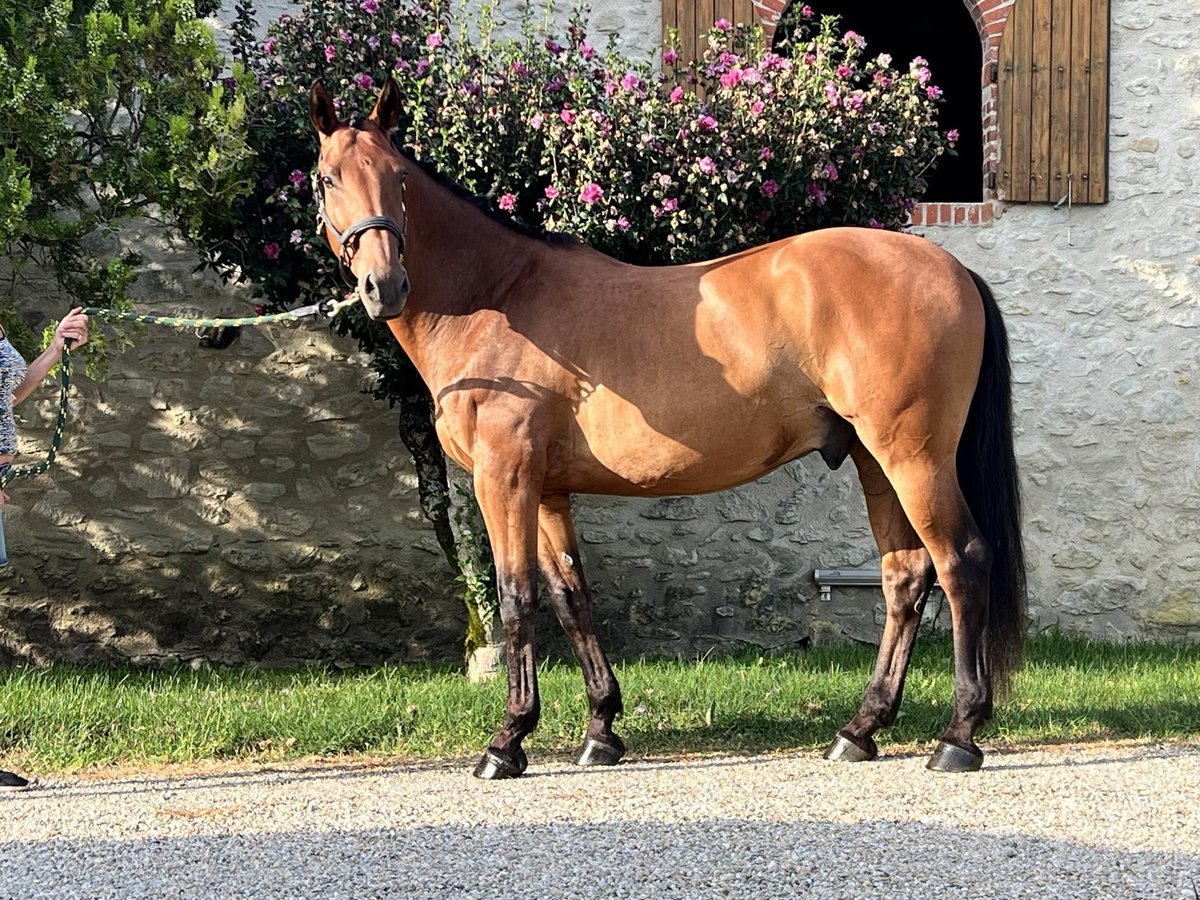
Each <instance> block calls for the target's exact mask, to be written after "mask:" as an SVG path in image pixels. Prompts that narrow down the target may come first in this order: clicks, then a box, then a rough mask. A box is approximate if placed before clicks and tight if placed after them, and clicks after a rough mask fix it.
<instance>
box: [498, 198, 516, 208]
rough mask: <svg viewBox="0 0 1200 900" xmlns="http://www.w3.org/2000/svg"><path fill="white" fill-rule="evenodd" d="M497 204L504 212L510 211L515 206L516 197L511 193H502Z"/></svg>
mask: <svg viewBox="0 0 1200 900" xmlns="http://www.w3.org/2000/svg"><path fill="white" fill-rule="evenodd" d="M499 206H500V208H501V209H502V210H504V211H505V212H512V211H513V210H514V209H516V208H517V198H516V197H514V196H513V195H512V194H504V195H503V196H502V197H501V198H500V203H499Z"/></svg>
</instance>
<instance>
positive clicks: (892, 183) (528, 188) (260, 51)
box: [202, 0, 954, 331]
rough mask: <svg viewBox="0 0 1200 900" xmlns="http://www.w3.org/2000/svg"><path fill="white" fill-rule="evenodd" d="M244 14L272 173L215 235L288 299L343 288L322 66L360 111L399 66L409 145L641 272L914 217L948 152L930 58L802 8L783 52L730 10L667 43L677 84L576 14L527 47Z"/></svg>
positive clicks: (425, 19)
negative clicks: (313, 86)
mask: <svg viewBox="0 0 1200 900" xmlns="http://www.w3.org/2000/svg"><path fill="white" fill-rule="evenodd" d="M240 9H241V10H242V12H243V20H242V22H241V25H240V28H239V32H238V33H239V36H240V40H239V41H238V42H237V43H236V45H235V50H236V52H238V53H239V55H240V56H241V57H242V61H243V63H244V65H245V66H246V67H247V69H249V70H250V71H252V72H253V73H254V74H255V76H256V82H257V85H258V96H257V97H256V98H255V101H254V102H253V103H252V104H251V106H252V107H254V108H256V109H257V113H256V114H255V117H254V119H253V120H252V121H251V123H250V129H251V132H252V134H253V143H254V144H255V146H256V147H257V148H258V151H259V157H258V162H257V179H256V186H255V188H254V190H253V192H252V193H251V195H250V196H249V197H248V198H246V199H245V200H244V201H243V203H242V210H241V212H242V215H241V216H240V217H239V218H240V221H241V226H240V228H239V233H238V234H237V235H236V238H237V240H235V241H234V242H232V243H231V242H230V241H229V240H228V237H229V236H228V233H227V229H226V228H225V227H224V226H223V225H222V228H221V229H220V233H219V234H218V235H215V236H214V237H215V238H216V239H215V240H210V241H208V242H207V246H208V247H209V249H210V251H211V252H212V255H213V258H214V260H215V261H217V262H224V263H227V264H228V263H231V262H236V263H237V264H238V265H239V266H240V267H241V272H242V274H244V275H245V276H247V277H249V278H250V279H251V280H253V281H254V282H255V283H256V284H258V285H259V286H260V287H261V289H262V291H263V293H264V295H265V296H266V298H267V299H268V300H269V301H272V302H273V303H275V304H280V303H288V304H290V303H294V302H295V300H296V297H297V286H298V285H301V284H302V285H305V286H307V288H308V290H317V291H335V290H341V288H340V287H339V286H338V285H337V282H336V280H335V279H334V278H333V269H334V266H333V259H332V256H331V255H330V254H329V253H328V252H327V250H326V248H325V246H324V238H323V237H322V236H320V235H319V234H318V233H317V230H316V229H315V228H314V227H313V225H312V198H311V196H310V192H309V188H308V184H307V173H308V171H309V170H310V169H311V166H312V164H313V161H314V158H315V152H316V142H315V140H314V138H313V136H312V133H311V126H310V125H309V123H308V115H307V88H308V85H309V84H310V83H311V82H312V81H313V80H315V79H317V78H321V79H323V80H324V81H325V82H326V84H327V86H329V87H330V89H331V90H332V91H333V93H334V94H335V98H336V102H337V103H338V105H339V107H340V108H341V109H342V110H343V111H344V115H347V116H348V115H350V114H351V113H352V112H362V111H365V110H368V109H370V107H371V105H372V103H373V102H374V99H375V95H376V93H377V91H378V89H379V87H380V86H381V84H382V81H383V79H384V78H386V77H388V76H389V75H390V76H391V77H393V78H395V79H396V80H397V82H398V83H399V85H400V87H401V91H402V95H403V96H404V97H405V98H406V109H405V119H404V121H402V123H401V129H400V130H401V134H400V138H399V139H400V142H401V143H402V144H403V145H404V146H405V147H406V148H407V149H408V151H409V152H410V153H412V154H413V155H414V156H417V157H418V158H422V159H425V160H428V161H430V162H432V163H433V164H434V165H435V166H436V167H437V168H438V169H439V170H440V171H442V172H443V173H444V174H446V175H447V176H448V177H450V178H451V179H453V180H455V181H457V182H458V183H459V184H461V185H462V186H463V187H464V188H466V189H467V190H469V191H472V192H474V193H477V194H479V195H481V196H483V197H485V198H487V199H488V200H490V201H491V203H492V204H493V205H494V206H495V207H496V208H498V209H500V210H502V211H505V212H508V213H510V214H512V215H514V216H516V217H519V218H521V219H522V220H524V221H526V222H527V223H529V224H531V225H535V226H542V227H546V228H549V229H552V230H558V231H564V232H568V233H570V234H573V235H575V236H576V237H579V238H580V239H582V240H584V241H586V242H588V243H590V244H592V245H593V246H595V247H597V248H598V249H601V250H603V251H605V252H608V253H611V254H613V255H614V256H617V257H618V258H621V259H625V260H629V261H634V262H643V263H644V262H668V261H669V262H685V261H693V260H697V259H704V258H709V257H712V256H716V255H719V254H722V253H727V252H732V251H735V250H738V249H742V248H744V247H747V246H751V245H753V244H757V243H762V242H764V241H767V240H772V239H775V238H779V237H784V236H786V235H789V234H794V233H797V232H800V231H806V230H810V229H813V228H818V227H823V226H828V225H835V224H852V225H867V226H874V227H884V228H898V227H901V226H902V225H903V224H904V223H905V221H906V220H907V218H908V214H909V212H910V211H911V209H912V207H913V204H914V202H915V200H916V198H917V197H919V196H920V194H921V192H922V191H923V190H924V185H925V180H924V176H925V174H926V171H927V170H928V169H929V168H930V167H931V166H932V165H933V164H934V163H935V162H936V160H937V158H938V156H940V155H941V154H942V153H945V152H946V151H947V150H948V149H950V148H951V147H952V145H953V141H952V140H951V138H953V137H954V135H952V134H951V135H943V134H941V133H940V132H939V131H938V129H937V125H936V110H937V103H938V100H939V98H940V94H941V92H940V90H939V89H938V88H937V86H936V85H934V84H933V83H932V81H931V75H930V72H929V69H928V66H927V64H926V63H925V61H924V60H922V59H920V58H918V59H916V60H912V61H911V62H905V63H904V65H902V66H900V67H899V68H896V67H893V61H892V60H891V59H890V58H889V57H888V56H886V55H875V56H872V55H870V54H869V53H868V52H867V45H866V41H865V40H864V39H863V38H862V37H861V36H860V35H857V34H855V33H854V32H847V33H846V34H844V35H842V34H839V33H838V31H837V28H836V20H835V19H833V18H831V17H826V18H824V19H821V20H820V21H816V20H814V19H813V18H812V12H811V10H809V9H808V8H807V7H800V8H799V10H798V12H795V13H793V15H794V16H796V18H795V19H794V20H793V22H792V25H791V29H792V30H791V32H790V34H791V38H790V42H789V46H790V53H791V57H790V58H785V57H783V56H780V55H778V54H776V53H773V52H771V51H769V50H766V49H764V48H763V47H762V41H761V36H760V34H759V32H758V29H756V28H749V27H746V26H737V27H733V26H730V25H729V23H728V22H725V21H721V22H718V23H716V24H715V25H714V27H713V29H712V30H711V31H710V33H709V40H708V44H707V47H706V49H705V53H704V56H703V58H702V59H700V60H698V61H696V62H694V63H692V64H685V61H683V60H681V59H679V51H678V50H677V49H676V48H675V46H674V45H668V46H667V47H666V48H665V49H664V51H663V59H664V61H665V62H667V63H668V65H669V66H670V67H671V68H673V69H674V71H675V75H676V77H675V78H668V77H665V76H664V75H663V74H662V73H661V72H660V71H659V70H657V69H656V68H653V67H652V66H651V65H650V63H649V62H645V61H635V60H632V59H630V58H628V57H626V56H622V55H621V54H618V53H615V52H613V51H611V50H608V51H605V52H601V51H598V50H597V49H596V48H595V47H594V46H593V45H592V44H590V43H589V41H588V39H587V35H586V33H585V31H584V29H583V28H582V26H581V25H580V22H581V21H582V18H583V17H582V15H580V14H577V15H576V16H575V17H574V19H573V21H572V24H571V25H570V26H569V27H568V29H567V33H566V35H565V36H563V37H561V38H560V37H558V36H556V35H552V34H548V33H546V32H545V31H543V30H541V29H540V28H538V27H535V26H534V25H533V23H532V21H531V20H530V19H529V18H526V20H525V21H524V22H523V23H522V25H523V28H522V33H521V36H520V37H519V38H517V39H514V40H500V39H498V38H497V37H496V34H495V29H494V19H493V17H492V8H491V7H490V6H485V8H484V10H483V16H482V20H481V21H480V22H479V23H478V27H477V29H476V30H474V31H473V33H470V34H468V33H467V32H468V29H463V28H456V27H454V22H453V20H452V18H451V15H450V10H449V7H448V5H447V4H446V3H444V2H440V0H434V2H426V3H425V4H420V3H417V2H415V0H337V2H334V3H320V2H313V0H309V2H307V3H305V4H303V5H302V7H301V11H300V14H299V15H297V16H295V17H289V16H284V17H283V18H281V19H280V20H279V21H278V22H276V23H273V24H272V25H271V27H270V30H269V34H268V37H267V39H266V41H264V42H262V43H255V42H254V41H253V40H252V38H251V37H250V35H251V34H252V31H251V23H250V22H249V20H248V17H249V16H250V15H252V10H251V9H250V8H249V7H248V6H244V7H241V8H240ZM793 9H795V7H793ZM202 243H204V242H202ZM354 327H355V329H356V330H358V331H361V325H356V326H354Z"/></svg>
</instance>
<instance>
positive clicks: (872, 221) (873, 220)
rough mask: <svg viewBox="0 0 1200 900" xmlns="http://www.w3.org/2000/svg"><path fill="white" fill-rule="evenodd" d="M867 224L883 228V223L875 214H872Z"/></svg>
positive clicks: (871, 226)
mask: <svg viewBox="0 0 1200 900" xmlns="http://www.w3.org/2000/svg"><path fill="white" fill-rule="evenodd" d="M867 226H868V227H870V228H882V227H883V223H882V222H880V221H879V220H878V219H877V218H875V217H874V216H871V218H869V219H867Z"/></svg>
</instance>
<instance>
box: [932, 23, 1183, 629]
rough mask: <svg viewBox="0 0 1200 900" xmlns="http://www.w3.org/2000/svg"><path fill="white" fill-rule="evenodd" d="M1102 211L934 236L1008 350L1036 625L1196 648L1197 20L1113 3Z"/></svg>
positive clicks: (1034, 213) (1022, 209)
mask: <svg viewBox="0 0 1200 900" xmlns="http://www.w3.org/2000/svg"><path fill="white" fill-rule="evenodd" d="M1111 53H1112V56H1111V59H1112V77H1111V96H1112V105H1111V124H1110V135H1111V168H1110V173H1111V174H1110V185H1111V197H1112V201H1111V202H1110V203H1108V204H1107V205H1105V206H1092V207H1079V206H1077V207H1075V208H1074V209H1073V210H1070V211H1068V210H1067V209H1066V208H1065V207H1064V208H1061V209H1059V210H1057V211H1055V210H1051V209H1050V208H1048V207H1047V206H1042V205H1029V206H1015V205H1014V206H1011V207H1009V208H1008V209H1007V210H1006V211H1005V213H1004V215H1003V216H1002V217H1001V218H1000V219H999V220H998V221H997V222H996V223H995V224H994V226H993V227H991V228H982V229H934V230H931V231H930V232H929V234H928V236H929V237H930V238H931V239H933V240H935V241H937V242H939V243H941V244H943V245H944V246H945V247H946V248H947V249H949V250H951V251H952V252H954V253H955V254H957V255H958V256H959V258H961V259H962V260H963V261H964V262H965V263H967V264H968V265H969V266H972V267H973V268H975V269H976V270H977V271H979V272H980V273H981V274H982V275H983V276H984V277H986V278H987V279H988V280H989V281H990V282H991V283H992V285H993V286H994V288H995V290H996V293H997V295H998V296H999V297H1000V298H1001V299H1002V303H1003V308H1004V311H1005V313H1006V314H1007V316H1008V323H1009V329H1010V334H1011V338H1012V343H1013V358H1014V368H1015V376H1016V382H1017V383H1016V385H1015V398H1016V405H1017V409H1018V421H1019V427H1020V438H1019V444H1018V446H1019V451H1020V460H1021V464H1022V466H1023V471H1024V482H1025V488H1026V495H1025V506H1026V522H1027V532H1026V534H1027V542H1028V549H1029V554H1030V563H1031V566H1032V571H1031V575H1032V580H1031V585H1032V591H1033V601H1034V606H1033V611H1034V613H1035V615H1036V618H1037V621H1038V622H1039V623H1041V624H1046V625H1048V624H1053V623H1062V624H1063V625H1064V626H1067V627H1071V628H1079V629H1083V630H1086V631H1088V632H1090V633H1092V634H1095V635H1097V636H1101V637H1119V636H1126V635H1133V634H1139V635H1148V634H1153V635H1159V636H1172V635H1175V636H1182V635H1187V636H1188V637H1190V638H1197V637H1200V424H1198V423H1200V386H1198V384H1197V382H1198V379H1200V160H1198V159H1197V151H1198V150H1200V7H1197V5H1196V3H1195V2H1194V0H1164V2H1153V3H1152V2H1145V0H1114V2H1113V25H1112V51H1111Z"/></svg>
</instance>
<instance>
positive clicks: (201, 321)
mask: <svg viewBox="0 0 1200 900" xmlns="http://www.w3.org/2000/svg"><path fill="white" fill-rule="evenodd" d="M357 302H358V298H357V296H356V297H354V298H353V299H347V300H339V301H337V302H334V301H331V300H325V301H322V302H320V303H313V304H311V305H309V306H302V307H300V308H299V309H292V310H288V311H287V312H281V313H269V314H267V315H262V316H241V317H238V318H222V319H209V318H187V317H184V316H147V315H142V314H141V313H132V312H118V311H117V310H114V309H101V308H100V307H96V306H88V307H85V308H84V310H83V314H84V315H86V316H88V317H91V316H99V317H101V318H105V319H118V320H121V321H124V322H144V323H147V324H151V325H172V326H175V327H177V328H228V327H240V326H242V325H270V324H272V323H274V322H289V321H294V320H297V319H303V318H307V317H308V316H315V315H317V314H318V313H324V314H325V315H327V316H329V318H331V319H332V318H333V317H334V316H336V315H337V314H338V313H340V312H341V311H342V310H343V309H346V308H347V307H349V306H353V305H354V304H355V303H357ZM59 367H60V371H61V374H60V378H59V380H60V383H61V385H62V388H61V390H60V391H59V397H58V419H57V420H56V421H55V423H54V436H53V437H51V438H50V449H49V451H48V452H47V453H46V458H45V459H43V460H42V461H41V462H38V463H34V464H33V465H29V466H20V467H19V468H11V469H8V470H7V471H6V472H4V473H3V474H2V475H0V490H3V489H4V488H5V486H6V485H7V484H8V483H9V482H10V481H12V480H13V479H15V478H29V477H31V476H33V475H42V474H44V473H45V472H47V471H49V469H50V467H51V466H52V465H54V461H55V459H56V458H57V457H58V448H59V447H61V446H62V438H63V429H64V428H65V427H66V424H67V409H68V406H69V403H70V393H71V349H70V346H69V345H64V346H63V351H62V358H61V360H60V362H59Z"/></svg>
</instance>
